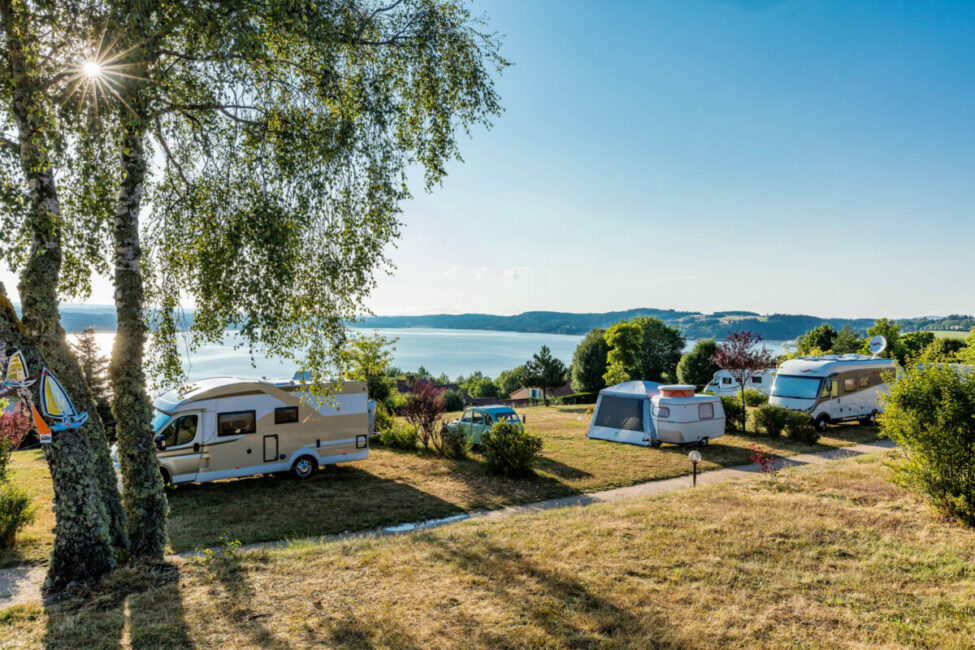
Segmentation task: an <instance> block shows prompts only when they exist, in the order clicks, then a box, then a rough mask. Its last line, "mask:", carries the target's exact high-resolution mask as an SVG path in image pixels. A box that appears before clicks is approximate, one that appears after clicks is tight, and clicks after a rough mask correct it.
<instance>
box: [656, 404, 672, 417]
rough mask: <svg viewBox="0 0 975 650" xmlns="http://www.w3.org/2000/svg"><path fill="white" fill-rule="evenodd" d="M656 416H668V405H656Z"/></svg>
mask: <svg viewBox="0 0 975 650" xmlns="http://www.w3.org/2000/svg"><path fill="white" fill-rule="evenodd" d="M657 417H658V418H669V417H670V407H669V406H658V407H657Z"/></svg>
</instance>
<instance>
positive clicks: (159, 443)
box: [156, 433, 166, 451]
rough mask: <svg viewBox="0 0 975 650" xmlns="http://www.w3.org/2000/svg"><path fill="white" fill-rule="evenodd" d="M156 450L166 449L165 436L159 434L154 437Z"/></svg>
mask: <svg viewBox="0 0 975 650" xmlns="http://www.w3.org/2000/svg"><path fill="white" fill-rule="evenodd" d="M156 449H158V450H159V451H163V450H164V449H166V436H165V435H163V434H161V433H160V434H159V435H158V436H156Z"/></svg>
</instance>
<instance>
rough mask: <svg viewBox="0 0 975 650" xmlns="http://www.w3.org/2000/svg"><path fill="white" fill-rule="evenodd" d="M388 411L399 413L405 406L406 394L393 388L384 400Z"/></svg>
mask: <svg viewBox="0 0 975 650" xmlns="http://www.w3.org/2000/svg"><path fill="white" fill-rule="evenodd" d="M384 404H385V405H386V408H387V409H388V410H389V412H390V413H399V412H400V411H402V410H403V407H404V406H406V395H404V394H403V393H401V392H399V391H398V390H394V391H393V392H392V393H390V394H389V397H388V398H387V399H386V401H385V402H384Z"/></svg>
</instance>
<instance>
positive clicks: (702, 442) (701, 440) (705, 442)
mask: <svg viewBox="0 0 975 650" xmlns="http://www.w3.org/2000/svg"><path fill="white" fill-rule="evenodd" d="M697 444H699V445H701V446H702V447H707V446H708V439H707V438H706V437H705V438H701V439H700V440H698V441H697Z"/></svg>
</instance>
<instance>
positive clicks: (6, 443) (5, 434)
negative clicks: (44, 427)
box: [0, 400, 34, 483]
mask: <svg viewBox="0 0 975 650" xmlns="http://www.w3.org/2000/svg"><path fill="white" fill-rule="evenodd" d="M5 401H6V400H0V408H3V407H4V406H6V404H5V403H4V402H5ZM33 426H34V424H33V422H32V421H31V417H30V411H29V410H28V409H27V408H25V407H24V404H23V402H16V403H15V404H14V405H13V406H12V408H5V409H3V411H2V412H0V483H2V482H3V481H5V480H7V463H8V462H9V461H10V453H11V452H13V451H16V450H17V448H18V447H20V443H22V442H23V441H24V438H25V437H27V434H28V433H30V430H31V427H33Z"/></svg>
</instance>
